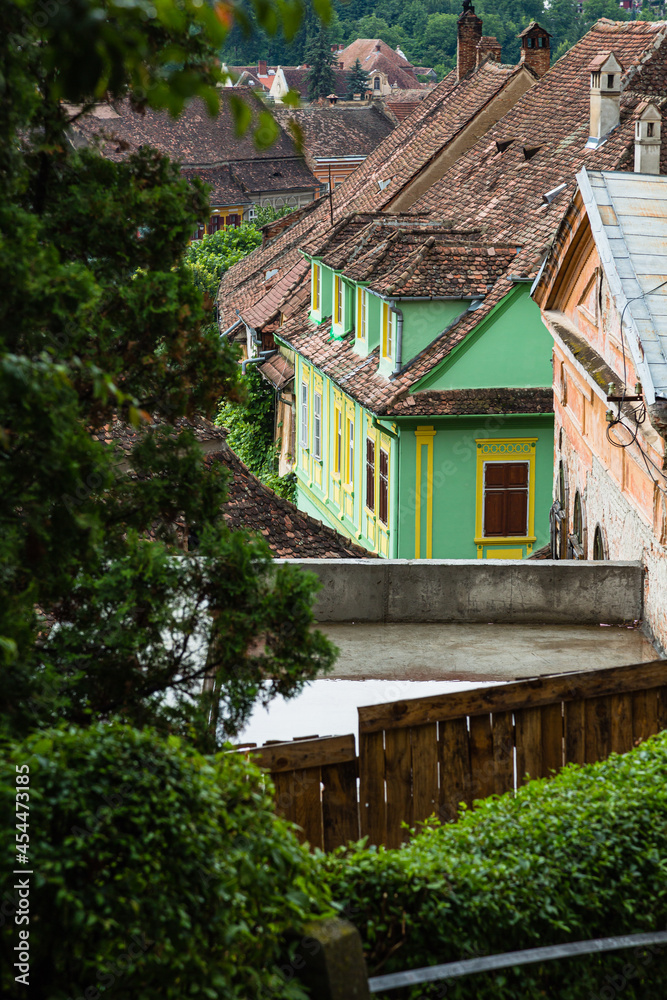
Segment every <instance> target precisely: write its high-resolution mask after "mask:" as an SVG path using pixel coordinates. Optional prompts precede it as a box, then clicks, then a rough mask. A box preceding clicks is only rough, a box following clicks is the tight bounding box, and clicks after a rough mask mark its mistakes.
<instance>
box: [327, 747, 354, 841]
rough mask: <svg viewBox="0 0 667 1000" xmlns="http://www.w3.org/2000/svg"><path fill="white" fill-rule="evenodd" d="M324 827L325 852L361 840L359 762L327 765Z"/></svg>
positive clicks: (352, 761) (350, 761)
mask: <svg viewBox="0 0 667 1000" xmlns="http://www.w3.org/2000/svg"><path fill="white" fill-rule="evenodd" d="M322 782H323V784H324V788H323V790H322V826H323V828H324V850H325V851H333V849H334V848H335V847H340V845H341V844H346V843H347V842H348V841H349V840H358V839H359V836H360V834H359V803H358V801H357V762H356V761H354V760H349V761H346V762H345V763H344V764H325V765H324V766H323V768H322Z"/></svg>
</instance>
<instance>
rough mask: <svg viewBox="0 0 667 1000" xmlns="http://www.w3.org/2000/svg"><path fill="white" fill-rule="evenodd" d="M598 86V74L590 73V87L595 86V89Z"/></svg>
mask: <svg viewBox="0 0 667 1000" xmlns="http://www.w3.org/2000/svg"><path fill="white" fill-rule="evenodd" d="M599 86H600V74H599V73H591V87H595V88H596V89H597V88H599Z"/></svg>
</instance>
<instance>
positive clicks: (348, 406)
mask: <svg viewBox="0 0 667 1000" xmlns="http://www.w3.org/2000/svg"><path fill="white" fill-rule="evenodd" d="M355 418H356V410H355V406H354V403H353V402H352V401H351V400H349V399H348V398H347V397H346V398H345V414H344V420H345V430H344V433H343V446H344V448H345V460H344V470H345V476H344V483H343V489H344V490H345V492H346V493H347V494H349V495H351V494H352V493H354V472H355V469H354V466H355V465H356V462H357V449H356V426H355V424H356V420H355ZM350 424H351V425H352V429H353V434H352V469H350Z"/></svg>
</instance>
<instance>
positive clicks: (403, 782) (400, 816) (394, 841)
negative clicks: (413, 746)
mask: <svg viewBox="0 0 667 1000" xmlns="http://www.w3.org/2000/svg"><path fill="white" fill-rule="evenodd" d="M384 767H385V780H386V782H387V839H386V841H385V843H386V845H387V847H398V846H399V844H401V843H402V842H403V841H404V840H407V839H408V832H407V830H403V829H402V828H401V824H402V823H409V824H412V809H411V805H412V780H411V772H412V761H411V758H410V730H409V729H386V730H385V733H384Z"/></svg>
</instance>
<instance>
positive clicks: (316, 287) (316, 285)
mask: <svg viewBox="0 0 667 1000" xmlns="http://www.w3.org/2000/svg"><path fill="white" fill-rule="evenodd" d="M320 274H321V271H320V265H319V264H316V263H315V261H313V274H312V278H311V281H312V284H313V295H312V302H313V312H319V311H320V307H321V302H320Z"/></svg>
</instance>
